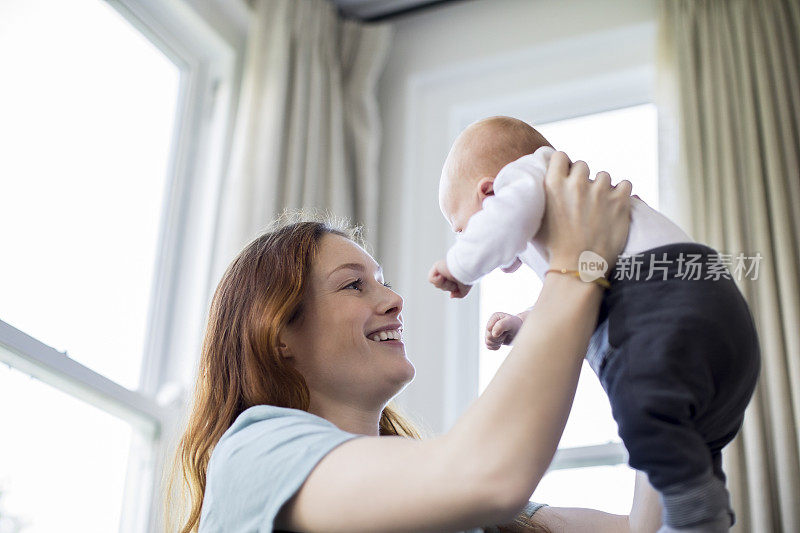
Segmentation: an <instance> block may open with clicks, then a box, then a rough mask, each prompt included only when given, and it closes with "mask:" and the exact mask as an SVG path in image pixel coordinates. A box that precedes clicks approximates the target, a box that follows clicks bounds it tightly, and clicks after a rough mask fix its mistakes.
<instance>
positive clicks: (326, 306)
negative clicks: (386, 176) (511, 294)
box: [179, 152, 630, 533]
mask: <svg viewBox="0 0 800 533" xmlns="http://www.w3.org/2000/svg"><path fill="white" fill-rule="evenodd" d="M571 166H572V167H573V168H570V167H571ZM584 171H585V172H586V173H587V174H588V169H587V168H586V167H585V165H574V166H573V165H571V164H570V163H569V160H568V158H567V157H566V155H565V154H563V153H560V152H559V153H555V154H554V155H553V156H552V158H551V164H550V166H549V170H548V178H547V179H546V180H545V185H546V188H547V193H548V195H550V197H551V198H553V199H554V200H553V202H555V203H557V204H558V205H560V206H561V207H562V209H551V210H548V212H549V213H550V215H549V216H548V215H546V216H545V221H544V224H545V227H549V228H552V229H551V231H550V232H549V233H548V235H549V236H550V237H549V239H550V240H549V241H548V246H550V245H551V243H552V246H550V248H549V249H550V252H551V256H552V257H553V261H554V262H556V263H559V264H560V263H566V262H568V261H572V260H577V256H578V254H579V253H580V251H581V250H584V249H587V248H589V247H591V249H593V250H596V251H597V252H598V253H599V254H600V255H601V256H602V257H604V258H606V259H607V258H611V257H615V256H616V254H617V253H618V252H619V250H620V249H621V248H622V245H623V244H624V242H625V237H626V236H627V230H628V223H629V219H630V215H629V207H630V200H629V194H630V189H629V188H627V189H626V188H625V187H617V188H616V189H612V188H611V187H608V186H607V185H606V184H603V183H601V182H600V181H599V180H598V181H595V182H591V181H590V180H588V179H585V178H586V177H587V176H583V175H582V174H581V173H582V172H584ZM568 176H573V177H572V179H569V180H567V179H566V178H567V177H568ZM567 187H569V189H570V191H571V193H572V194H574V198H572V199H571V200H570V201H569V202H567V201H564V200H563V199H564V198H565V195H566V192H565V191H566V189H567ZM587 216H588V217H589V220H588V221H587V220H586V217H587ZM590 243H591V244H590ZM595 287H596V285H595V284H589V283H582V282H580V280H576V279H574V278H572V279H571V278H568V277H565V276H550V277H548V279H546V280H545V282H544V287H543V289H542V293H541V296H540V298H539V302H538V303H537V305H536V307H535V308H534V309H533V310H532V311H531V312H530V314H529V317H530V318H528V319H526V321H525V322H524V324H523V326H522V328H521V329H520V332H519V333H518V337H517V343H516V345H515V347H514V350H513V351H512V353H511V354H510V355H509V357H508V358H507V360H506V361H505V362H504V363H503V365H502V366H501V368H500V370H499V371H498V372H497V375H496V376H495V378H494V379H493V380H492V383H490V384H489V386H488V387H487V389H486V391H485V392H484V394H483V395H481V397H480V398H478V400H477V401H476V402H475V403H474V404H473V405H472V406H471V407H470V408H469V409H468V410H467V411H466V412H465V413H464V414H463V415H462V417H461V418H460V419H459V420H458V422H457V423H456V425H455V426H454V427H453V428H452V429H451V430H450V431H448V432H447V433H446V434H445V435H442V436H438V437H433V438H428V439H418V438H397V437H416V436H417V434H416V433H415V432H414V430H413V428H411V427H410V426H409V425H408V424H407V423H406V422H405V421H404V419H403V418H402V417H401V416H399V415H398V414H397V413H395V412H394V411H393V410H392V409H391V407H389V402H390V400H391V399H392V398H393V397H394V396H395V395H396V394H397V393H398V392H399V391H400V390H402V388H403V387H404V386H405V385H406V384H407V383H408V382H409V381H410V380H411V379H412V378H413V377H414V372H415V371H414V366H413V365H412V364H411V362H410V361H409V360H408V358H407V357H406V353H405V347H404V345H403V342H402V336H401V335H400V334H401V327H402V323H403V321H402V317H401V313H402V310H403V300H402V298H400V296H399V295H398V294H397V293H395V292H394V291H392V290H391V289H390V288H389V287H387V286H386V283H385V281H384V279H383V275H382V271H381V269H380V266H379V265H378V264H377V262H375V260H374V259H373V258H372V257H371V256H370V255H369V254H368V253H367V252H366V251H364V249H363V248H362V247H360V246H359V245H358V244H357V243H356V242H355V241H354V240H353V239H352V238H351V235H350V234H349V232H347V231H342V230H340V229H336V228H334V227H331V226H329V225H326V224H324V223H320V222H313V221H301V222H295V223H289V224H288V225H281V226H279V227H278V229H276V230H274V231H271V232H269V233H266V234H264V235H261V236H260V237H258V238H257V239H255V240H254V241H253V242H252V243H250V244H249V245H248V246H247V247H245V249H244V250H243V251H242V252H241V253H240V254H239V255H238V256H237V257H236V259H234V261H233V262H232V263H231V265H230V266H229V267H228V269H227V271H226V272H225V274H224V276H223V277H222V280H221V281H220V283H219V285H218V287H217V290H216V292H215V295H214V298H213V300H212V303H211V310H210V315H209V321H208V328H207V332H206V337H205V340H204V344H203V353H202V357H201V362H200V371H199V374H198V382H197V385H196V391H195V401H194V406H193V408H192V414H191V419H190V422H189V426H188V428H187V430H186V433H185V434H184V437H183V439H182V442H181V443H180V448H179V458H180V460H181V461H182V466H183V470H184V472H183V473H184V479H185V480H187V481H188V490H189V492H190V496H191V509H190V510H189V516H188V517H187V518H186V519H185V520H184V521H183V528H182V531H183V532H185V533H188V532H190V531H194V530H195V529H198V530H199V531H201V532H204V531H209V532H210V531H256V530H257V531H261V532H270V531H272V530H273V528H283V529H290V530H293V531H348V532H357V531H364V532H368V531H382V532H401V531H414V532H423V531H442V530H445V531H464V530H468V531H470V532H471V533H474V532H475V531H480V530H484V531H486V530H487V529H486V528H484V527H482V524H486V525H487V527H489V529H488V530H489V531H496V528H495V526H494V525H495V524H509V523H510V522H511V521H515V522H519V523H518V524H517V525H518V526H520V527H515V526H513V525H512V526H511V527H506V526H502V528H503V529H504V530H507V531H538V530H539V529H537V527H538V526H534V525H531V522H530V520H528V519H529V518H530V515H531V514H532V513H533V512H535V511H536V506H535V505H533V504H530V503H529V502H528V498H529V496H530V494H531V493H532V492H533V489H534V488H535V487H536V485H537V484H538V482H539V480H540V479H541V477H542V475H543V474H544V472H545V470H546V468H547V465H548V464H549V462H550V460H551V459H552V456H553V453H554V451H555V449H556V445H557V443H558V440H559V438H560V436H561V432H562V431H563V428H564V421H565V420H566V417H567V413H568V412H569V406H570V402H571V400H572V395H573V394H574V391H575V386H576V384H577V377H578V373H579V369H580V364H581V360H582V357H583V354H584V353H585V351H586V346H587V343H588V339H589V335H590V333H591V331H592V329H593V326H594V325H595V323H596V320H597V312H598V307H599V303H600V297H601V294H600V292H598V290H597V289H596V288H595ZM534 324H535V326H534ZM396 337H398V338H396ZM390 339H391V340H390ZM387 437H388V438H387ZM554 512H555V514H551V513H550V512H549V511H543V512H542V513H537V516H536V517H534V522H536V521H541V520H544V522H543V523H547V524H551V525H555V524H564V523H567V524H570V526H573V525H574V526H575V527H585V526H586V525H587V524H592V525H593V526H596V525H599V527H594V529H593V530H596V531H624V530H625V529H624V527H625V526H626V525H627V521H628V517H625V516H612V515H606V514H604V513H598V512H592V511H588V513H589V514H588V515H587V514H586V513H583V514H580V513H579V514H576V513H575V512H574V510H572V511H571V510H562V511H556V510H554ZM520 515H522V516H520ZM587 516H588V517H587ZM517 518H520V520H519V521H517V520H516V519H517ZM547 520H549V522H547ZM521 524H526V525H524V526H521Z"/></svg>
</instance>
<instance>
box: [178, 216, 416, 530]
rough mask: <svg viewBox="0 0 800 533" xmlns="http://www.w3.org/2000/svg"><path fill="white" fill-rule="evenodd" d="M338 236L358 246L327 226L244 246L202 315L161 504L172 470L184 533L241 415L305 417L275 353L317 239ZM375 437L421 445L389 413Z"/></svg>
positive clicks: (296, 308)
mask: <svg viewBox="0 0 800 533" xmlns="http://www.w3.org/2000/svg"><path fill="white" fill-rule="evenodd" d="M326 234H334V235H340V236H342V237H346V238H349V239H351V240H353V241H355V242H359V239H360V235H359V232H358V230H357V229H352V228H349V229H348V228H344V227H335V226H334V223H332V222H316V221H303V222H294V223H290V224H286V225H283V226H281V227H279V228H278V229H276V230H274V231H271V232H268V233H265V234H263V235H261V236H260V237H258V238H257V239H255V240H254V241H253V242H251V243H250V244H248V245H247V246H246V247H245V248H244V250H242V252H241V253H239V255H238V256H237V257H236V258H235V259H234V260H233V262H232V263H231V264H230V266H228V269H227V270H226V271H225V274H224V275H223V276H222V280H221V281H220V282H219V285H218V286H217V289H216V291H215V293H214V297H213V299H212V301H211V307H210V311H209V315H208V325H207V328H206V333H205V338H204V340H203V346H202V354H201V359H200V369H199V373H198V376H197V383H196V386H195V390H194V398H193V402H192V408H191V412H190V416H189V421H188V424H187V427H186V430H185V432H184V434H183V436H182V438H181V440H180V442H179V444H178V449H177V453H176V456H175V462H174V465H173V473H172V474H173V475H172V478H171V479H170V482H169V486H168V491H167V497H166V503H167V509H166V512H167V516H168V517H169V516H171V515H172V514H173V511H172V509H171V506H170V500H171V494H172V487H173V484H174V483H175V481H176V479H175V478H176V477H177V472H176V471H177V470H178V469H179V468H180V469H181V470H182V481H183V483H182V488H183V490H182V494H184V495H185V493H186V492H188V496H189V499H190V502H189V508H188V516H186V517H185V518H182V519H181V522H182V526H181V529H180V531H181V532H182V533H189V532H191V531H195V530H196V529H197V528H198V526H199V522H200V511H201V507H202V503H203V495H204V493H205V487H206V469H207V467H208V462H209V460H210V458H211V452H212V451H213V449H214V446H215V445H216V444H217V442H218V441H219V439H220V438H221V437H222V434H223V433H225V431H226V430H227V429H228V428H229V427H230V426H231V424H233V422H234V421H235V420H236V417H238V416H239V415H240V414H241V413H242V412H243V411H244V410H245V409H247V408H248V407H252V406H254V405H263V404H266V405H275V406H278V407H290V408H293V409H302V410H304V411H308V407H309V390H308V386H307V385H306V382H305V379H304V378H303V376H302V375H301V374H300V373H299V372H298V371H297V370H295V369H294V368H292V366H291V365H289V364H287V363H285V362H284V359H283V358H282V357H280V355H279V351H278V344H279V340H278V339H279V336H280V334H281V332H282V331H283V329H284V328H285V327H286V326H287V324H289V323H290V322H292V321H293V320H294V319H296V318H297V317H298V316H299V315H300V314H301V313H302V304H303V292H304V289H305V285H306V282H307V280H308V276H309V272H310V270H311V265H312V262H313V260H314V257H315V256H316V254H317V251H318V248H319V242H320V240H321V238H322V237H323V236H324V235H326ZM380 434H381V435H400V436H406V437H412V438H420V435H419V433H418V432H417V430H416V429H415V428H414V426H413V424H411V423H410V422H409V421H407V420H406V419H405V418H403V416H402V415H400V414H399V413H398V412H397V411H396V410H394V409H393V408H392V407H391V406H387V407H386V408H385V409H384V410H383V412H382V413H381V418H380Z"/></svg>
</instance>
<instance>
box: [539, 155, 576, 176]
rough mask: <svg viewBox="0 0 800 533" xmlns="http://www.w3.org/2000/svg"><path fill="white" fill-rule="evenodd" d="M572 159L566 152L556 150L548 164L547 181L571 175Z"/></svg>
mask: <svg viewBox="0 0 800 533" xmlns="http://www.w3.org/2000/svg"><path fill="white" fill-rule="evenodd" d="M569 168H570V161H569V157H568V156H567V154H565V153H564V152H555V153H554V154H553V155H552V156H550V163H549V164H548V165H547V173H546V174H545V177H544V180H545V183H547V182H552V181H554V180H560V179H563V178H566V177H567V176H568V175H569Z"/></svg>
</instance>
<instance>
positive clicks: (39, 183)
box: [0, 0, 179, 388]
mask: <svg viewBox="0 0 800 533" xmlns="http://www.w3.org/2000/svg"><path fill="white" fill-rule="evenodd" d="M0 64H2V65H3V79H4V80H5V81H4V83H3V88H2V93H0V94H2V97H0V117H3V119H2V120H0V146H3V147H4V150H3V157H2V158H0V228H2V229H0V249H2V250H3V257H4V260H3V261H2V262H0V295H2V297H1V298H0V319H2V320H4V321H6V322H9V323H10V324H12V325H14V326H15V327H17V328H19V329H21V330H23V331H25V332H26V333H28V334H30V335H33V336H34V337H36V338H38V339H39V340H41V341H42V342H44V343H46V344H48V345H51V346H53V347H55V348H56V349H58V350H62V351H63V350H67V351H68V352H69V355H70V356H71V357H73V358H74V359H76V360H78V361H80V362H81V363H83V364H86V365H88V366H89V367H91V368H93V369H94V370H96V371H98V372H100V373H102V374H104V375H106V376H108V377H109V378H111V379H114V380H116V381H117V382H119V383H120V384H122V385H124V386H126V387H128V388H136V387H137V386H138V382H139V374H140V366H141V361H142V350H143V344H144V336H145V331H146V318H147V311H148V305H149V302H150V295H151V285H152V279H153V270H154V264H155V260H156V250H157V241H158V235H159V225H160V217H161V211H162V204H163V200H164V191H165V189H166V184H165V178H166V175H167V171H168V160H169V154H170V145H171V139H172V133H173V121H174V117H175V109H176V100H177V95H178V81H179V70H178V68H177V67H176V66H175V65H174V64H173V63H172V62H170V61H169V60H168V59H167V58H166V56H164V54H163V53H162V52H161V51H160V50H158V49H157V48H156V47H155V46H154V45H153V44H152V43H151V42H150V41H149V40H147V39H146V38H145V37H144V36H143V35H142V34H141V33H140V32H139V31H138V30H136V29H135V28H134V27H133V26H131V25H130V24H129V23H128V22H127V21H126V20H125V19H124V18H123V17H122V16H120V15H119V14H118V13H117V12H116V11H115V10H114V9H113V8H111V7H110V6H109V5H108V4H107V3H106V2H103V1H100V0H71V1H70V2H63V1H60V0H4V1H3V2H0Z"/></svg>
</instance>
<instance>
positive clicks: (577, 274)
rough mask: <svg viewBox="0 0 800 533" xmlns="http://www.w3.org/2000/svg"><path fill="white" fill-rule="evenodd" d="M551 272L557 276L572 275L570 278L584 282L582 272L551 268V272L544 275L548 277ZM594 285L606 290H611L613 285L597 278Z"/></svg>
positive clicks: (604, 279)
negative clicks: (573, 277)
mask: <svg viewBox="0 0 800 533" xmlns="http://www.w3.org/2000/svg"><path fill="white" fill-rule="evenodd" d="M550 272H555V273H556V274H568V275H570V276H575V277H576V278H578V279H580V280H581V281H583V280H582V279H581V273H580V272H578V271H577V270H567V269H566V268H551V269H550V270H548V271H546V272H545V273H544V274H545V276H546V275H547V274H549V273H550ZM592 283H597V284H598V285H600V286H601V287H603V288H604V289H610V288H611V283H609V282H608V280H607V279H606V278H596V279H593V280H592Z"/></svg>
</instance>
